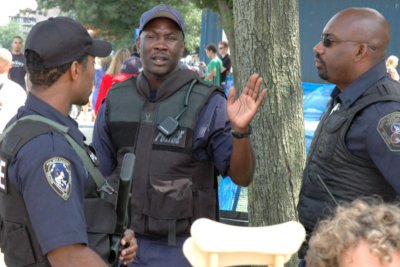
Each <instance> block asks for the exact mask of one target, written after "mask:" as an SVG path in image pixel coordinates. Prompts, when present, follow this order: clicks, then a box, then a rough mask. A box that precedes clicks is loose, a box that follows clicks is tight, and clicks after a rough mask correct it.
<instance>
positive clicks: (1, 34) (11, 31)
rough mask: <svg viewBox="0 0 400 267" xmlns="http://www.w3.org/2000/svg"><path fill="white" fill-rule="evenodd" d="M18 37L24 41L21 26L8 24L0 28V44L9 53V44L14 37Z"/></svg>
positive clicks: (15, 23)
mask: <svg viewBox="0 0 400 267" xmlns="http://www.w3.org/2000/svg"><path fill="white" fill-rule="evenodd" d="M16 35H19V36H21V37H22V38H23V39H24V40H25V39H26V38H25V35H24V33H23V31H22V28H21V26H20V25H19V24H18V23H17V22H10V23H8V24H6V25H4V26H0V44H1V45H2V46H3V47H4V48H7V49H8V50H10V51H11V42H12V39H13V37H14V36H16Z"/></svg>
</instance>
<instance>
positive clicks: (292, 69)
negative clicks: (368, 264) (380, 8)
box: [233, 0, 305, 266]
mask: <svg viewBox="0 0 400 267" xmlns="http://www.w3.org/2000/svg"><path fill="white" fill-rule="evenodd" d="M298 5H299V4H298V0H286V1H279V0H235V1H233V14H234V29H235V31H234V36H235V59H236V66H235V67H236V70H237V74H238V77H237V78H238V79H236V80H235V82H236V88H237V89H239V88H240V89H241V88H243V84H244V82H245V81H246V80H247V78H248V77H249V75H250V74H251V73H254V72H257V73H260V74H261V76H262V77H263V78H264V84H263V87H267V88H268V93H267V97H266V99H265V103H264V105H263V106H262V107H261V110H260V111H259V113H258V115H257V116H256V118H255V119H254V122H253V129H254V134H253V135H252V141H253V142H254V147H255V148H256V156H257V168H256V173H255V177H254V181H253V183H252V184H251V185H250V187H249V195H248V201H249V202H248V203H249V207H248V210H249V223H250V225H252V226H264V225H272V224H277V223H282V222H286V221H290V220H297V211H296V205H297V200H298V193H299V189H300V184H301V175H302V171H303V168H304V162H305V142H304V121H303V105H302V102H303V101H302V96H303V93H302V86H301V77H300V40H299V6H298ZM294 258H295V259H297V257H294ZM287 266H295V263H294V262H292V263H291V264H288V265H287Z"/></svg>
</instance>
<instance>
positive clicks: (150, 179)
mask: <svg viewBox="0 0 400 267" xmlns="http://www.w3.org/2000/svg"><path fill="white" fill-rule="evenodd" d="M139 29H140V34H139V38H138V41H137V45H138V50H139V51H140V58H141V60H142V64H143V71H142V72H141V73H140V74H139V76H138V77H137V78H135V77H132V78H130V79H129V80H127V81H125V82H121V83H117V84H115V85H114V86H113V88H112V89H111V90H110V91H109V93H108V95H107V98H106V100H105V101H104V102H103V104H102V106H101V107H100V110H99V113H98V116H97V118H96V122H95V126H94V132H93V143H92V145H93V147H94V149H95V150H96V155H97V156H98V157H99V162H100V165H99V168H100V170H101V171H102V173H103V174H104V175H110V174H112V173H114V170H115V169H116V167H117V166H118V165H119V164H118V163H119V159H120V154H121V153H123V152H124V151H126V150H134V151H135V154H136V162H135V171H134V175H133V178H132V197H131V202H130V211H131V212H130V222H131V228H132V229H134V230H135V236H136V238H137V240H138V246H139V250H138V254H137V256H136V258H135V261H134V263H132V264H130V267H132V266H152V267H178V266H179V267H187V266H190V264H189V262H188V261H187V259H186V258H185V256H184V255H183V252H182V245H183V242H184V241H185V240H186V238H187V237H188V236H189V234H190V226H191V223H192V222H193V221H194V220H196V219H197V218H200V217H206V218H210V219H217V206H218V204H217V203H218V202H217V201H218V199H217V192H216V190H217V176H218V174H219V173H221V174H223V175H224V176H226V175H229V176H230V177H231V178H232V180H233V181H234V182H235V183H236V184H239V185H241V186H248V185H249V183H250V182H251V181H252V178H253V173H254V168H255V164H256V162H255V155H254V151H253V147H252V144H251V141H250V138H249V136H250V135H251V132H252V131H251V126H250V122H251V120H252V119H253V117H254V116H255V114H256V112H257V110H258V108H259V107H260V105H261V104H262V101H263V99H264V97H265V93H266V90H262V91H261V90H260V86H261V83H262V79H261V77H259V75H258V74H253V75H252V76H251V77H250V78H249V80H248V81H247V83H246V86H245V88H244V89H243V91H242V94H240V95H239V96H238V98H236V97H235V96H236V90H235V89H234V88H232V90H231V93H230V95H229V97H228V100H226V98H225V95H224V92H222V90H221V88H220V87H218V86H215V85H213V84H210V83H208V82H204V80H203V79H201V78H200V77H199V76H198V75H197V74H196V72H194V71H192V70H190V69H188V68H187V67H186V66H185V65H184V64H182V63H181V62H180V59H181V58H182V55H183V52H184V50H185V24H184V21H183V18H182V15H181V14H180V13H179V12H178V11H177V10H176V9H174V8H172V7H170V6H167V5H165V4H160V5H157V6H155V7H153V8H152V9H150V10H148V11H146V12H144V13H143V14H142V16H141V18H140V26H139ZM260 91H261V92H260Z"/></svg>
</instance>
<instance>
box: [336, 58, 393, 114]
mask: <svg viewBox="0 0 400 267" xmlns="http://www.w3.org/2000/svg"><path fill="white" fill-rule="evenodd" d="M385 78H387V73H386V66H385V62H384V61H381V62H380V63H378V64H376V65H375V66H374V67H372V68H371V69H369V70H368V71H367V72H365V73H364V74H363V75H361V76H360V77H359V78H358V79H357V80H354V81H353V82H352V83H351V84H350V85H349V86H347V88H346V90H344V91H343V92H340V93H339V94H338V95H337V96H338V97H339V98H340V100H341V103H342V107H343V108H349V107H350V106H351V105H352V104H353V103H354V102H355V101H356V100H357V99H358V98H360V96H361V95H362V94H363V93H364V92H365V91H367V90H368V88H370V87H371V86H373V85H374V84H376V83H377V82H378V81H379V80H381V79H385ZM336 89H338V88H335V90H336ZM335 90H334V91H335ZM338 90H339V89H338ZM331 96H332V98H333V99H335V98H334V92H332V94H331Z"/></svg>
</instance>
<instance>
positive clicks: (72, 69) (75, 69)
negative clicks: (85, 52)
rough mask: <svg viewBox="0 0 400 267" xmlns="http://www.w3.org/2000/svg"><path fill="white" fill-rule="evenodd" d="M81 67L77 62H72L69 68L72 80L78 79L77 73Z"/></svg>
mask: <svg viewBox="0 0 400 267" xmlns="http://www.w3.org/2000/svg"><path fill="white" fill-rule="evenodd" d="M81 67H82V66H81V65H80V64H79V63H78V61H76V60H75V61H74V62H72V64H71V66H70V67H69V73H70V75H71V79H72V80H76V79H78V77H79V71H80V68H81Z"/></svg>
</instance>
